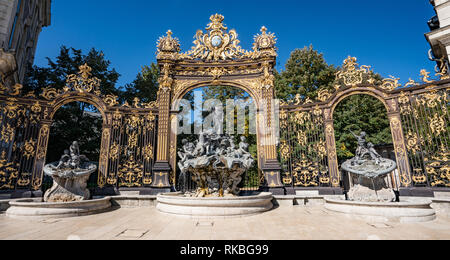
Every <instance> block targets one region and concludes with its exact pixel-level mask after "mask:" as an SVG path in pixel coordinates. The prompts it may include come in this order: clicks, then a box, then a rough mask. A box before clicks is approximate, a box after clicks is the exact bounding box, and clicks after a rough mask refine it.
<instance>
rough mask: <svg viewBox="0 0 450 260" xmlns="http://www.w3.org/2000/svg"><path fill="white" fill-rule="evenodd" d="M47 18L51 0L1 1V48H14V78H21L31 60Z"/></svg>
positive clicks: (48, 20) (11, 49)
mask: <svg viewBox="0 0 450 260" xmlns="http://www.w3.org/2000/svg"><path fill="white" fill-rule="evenodd" d="M50 20H51V0H2V1H0V48H3V49H4V50H6V51H14V52H15V56H16V61H17V65H18V71H17V73H16V75H15V79H16V81H17V82H19V83H22V82H23V78H24V76H25V73H26V70H27V68H28V66H29V65H32V64H33V62H34V55H35V52H36V47H37V42H38V38H39V34H40V33H41V31H42V28H43V27H46V26H49V25H50Z"/></svg>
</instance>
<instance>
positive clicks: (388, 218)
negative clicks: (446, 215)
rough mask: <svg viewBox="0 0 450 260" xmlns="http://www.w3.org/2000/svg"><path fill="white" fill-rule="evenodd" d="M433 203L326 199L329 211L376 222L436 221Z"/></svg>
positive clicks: (326, 206)
mask: <svg viewBox="0 0 450 260" xmlns="http://www.w3.org/2000/svg"><path fill="white" fill-rule="evenodd" d="M431 204H432V201H418V202H357V201H346V200H336V199H325V208H326V209H327V210H329V211H333V212H338V213H343V214H346V215H347V216H351V217H356V218H362V219H364V220H368V221H375V222H400V223H418V222H429V221H433V220H435V219H436V211H435V210H434V209H433V208H432V207H431Z"/></svg>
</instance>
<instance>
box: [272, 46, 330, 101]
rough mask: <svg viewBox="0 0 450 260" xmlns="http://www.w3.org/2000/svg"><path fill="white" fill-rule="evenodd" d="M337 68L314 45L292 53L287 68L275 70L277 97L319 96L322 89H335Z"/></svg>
mask: <svg viewBox="0 0 450 260" xmlns="http://www.w3.org/2000/svg"><path fill="white" fill-rule="evenodd" d="M336 72H337V69H336V68H335V67H334V66H333V65H328V64H327V63H326V61H325V59H324V57H323V54H320V53H319V52H318V51H316V50H314V49H313V47H312V45H311V46H309V47H305V48H303V49H296V50H294V51H293V52H292V53H291V56H290V58H289V60H288V61H287V63H286V66H285V70H284V71H281V72H280V73H278V72H275V73H274V74H275V90H276V93H277V98H279V99H282V100H285V101H288V100H292V99H293V98H294V97H295V96H296V95H297V94H299V95H301V97H302V98H304V99H306V98H310V99H312V100H314V99H315V98H317V95H318V94H317V93H318V91H319V90H320V89H333V83H334V81H335V78H336Z"/></svg>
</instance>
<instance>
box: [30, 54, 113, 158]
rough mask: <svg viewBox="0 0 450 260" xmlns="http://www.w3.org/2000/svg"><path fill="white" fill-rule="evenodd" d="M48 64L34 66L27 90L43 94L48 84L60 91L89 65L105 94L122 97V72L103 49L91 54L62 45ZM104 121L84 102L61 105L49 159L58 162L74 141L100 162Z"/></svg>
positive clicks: (56, 117) (52, 131) (89, 155)
mask: <svg viewBox="0 0 450 260" xmlns="http://www.w3.org/2000/svg"><path fill="white" fill-rule="evenodd" d="M47 61H48V66H47V67H37V66H34V67H33V68H32V69H31V70H29V73H28V74H27V77H26V79H25V82H24V91H26V92H34V93H35V94H39V93H40V92H41V89H42V88H44V87H48V86H49V87H52V88H55V89H57V90H59V89H62V88H64V87H65V85H66V77H67V76H68V75H70V74H76V73H78V72H79V67H80V66H81V65H84V64H88V65H89V66H90V67H91V68H92V71H91V73H92V76H93V77H97V78H99V79H100V80H101V84H100V87H99V90H100V92H101V93H102V94H104V95H107V94H114V95H117V96H120V94H121V91H120V89H119V88H116V83H117V80H118V79H119V77H120V74H119V73H118V72H117V71H116V70H115V69H111V68H110V66H111V62H110V61H109V60H107V59H105V55H104V54H103V52H101V51H98V50H96V49H91V50H90V51H89V52H88V53H87V54H83V52H82V51H81V50H77V49H74V48H67V47H65V46H63V47H61V49H60V52H59V55H58V56H57V57H56V58H55V60H52V59H50V58H47ZM102 123H103V120H102V118H101V115H100V114H98V110H97V109H96V108H95V107H94V106H93V105H92V104H87V103H84V102H72V103H69V104H66V105H64V106H63V107H61V108H60V109H59V110H58V111H57V113H56V114H55V117H54V118H53V124H52V128H51V132H50V140H49V146H48V152H47V160H48V161H50V162H51V161H55V160H56V161H57V160H59V158H60V156H61V155H62V153H63V152H64V150H65V149H67V148H68V147H69V146H70V144H71V142H73V141H79V144H80V150H81V151H82V152H83V153H84V154H85V155H86V156H88V158H89V159H91V160H93V161H97V160H98V157H99V154H100V142H101V133H102Z"/></svg>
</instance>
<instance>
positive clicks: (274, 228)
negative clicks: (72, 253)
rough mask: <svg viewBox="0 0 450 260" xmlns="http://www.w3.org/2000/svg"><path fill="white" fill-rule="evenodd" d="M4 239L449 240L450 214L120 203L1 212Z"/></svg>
mask: <svg viewBox="0 0 450 260" xmlns="http://www.w3.org/2000/svg"><path fill="white" fill-rule="evenodd" d="M0 239H2V240H4V239H7V240H66V239H69V240H78V239H81V240H128V239H133V240H136V239H142V240H322V239H331V240H378V239H382V240H387V239H389V240H391V239H392V240H409V239H418V240H441V239H450V218H448V216H438V218H437V219H436V220H435V221H433V222H428V223H416V224H400V223H370V222H367V221H362V220H355V219H351V218H348V217H346V216H343V215H339V214H334V213H330V212H327V211H325V210H324V209H323V207H321V206H314V207H280V208H277V209H274V210H272V211H270V212H267V213H264V214H261V215H257V216H251V217H243V218H228V219H224V218H222V219H202V220H199V219H191V218H183V217H175V216H168V215H164V214H161V213H159V212H158V211H157V209H156V208H154V207H144V208H120V209H115V210H113V211H110V212H107V213H103V214H99V215H93V216H85V217H76V218H67V219H53V220H44V221H42V220H40V221H39V220H38V221H29V220H26V221H24V220H13V219H10V218H8V217H6V216H5V215H4V214H2V215H0Z"/></svg>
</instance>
